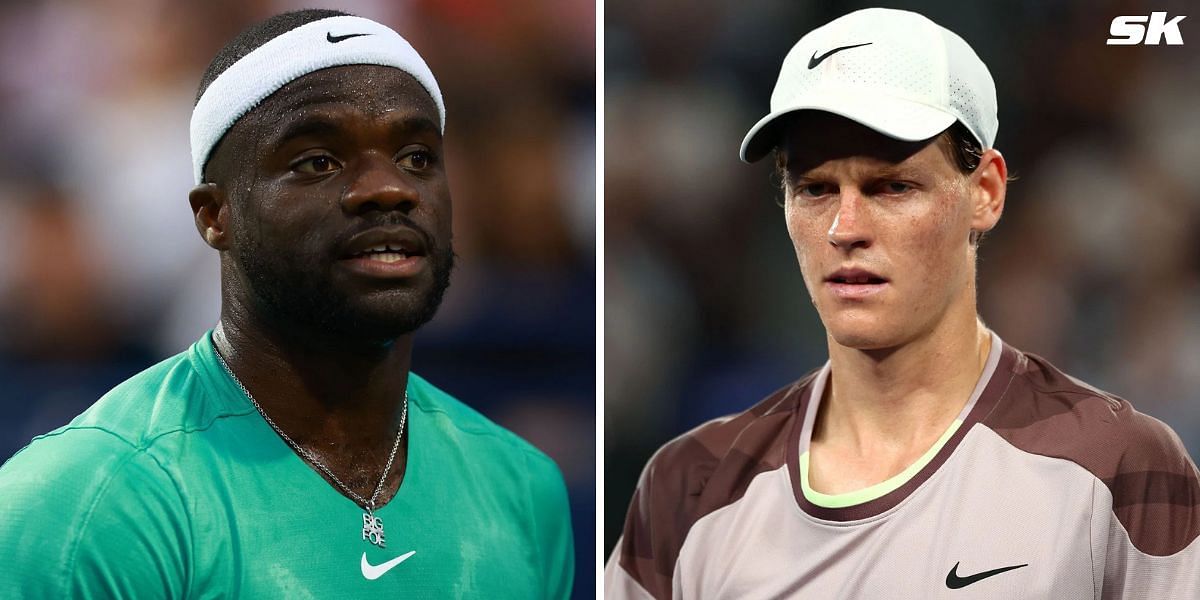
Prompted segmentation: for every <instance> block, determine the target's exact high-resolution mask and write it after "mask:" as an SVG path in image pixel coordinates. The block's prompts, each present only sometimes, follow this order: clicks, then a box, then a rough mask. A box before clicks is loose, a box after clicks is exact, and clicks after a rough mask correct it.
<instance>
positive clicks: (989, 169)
mask: <svg viewBox="0 0 1200 600" xmlns="http://www.w3.org/2000/svg"><path fill="white" fill-rule="evenodd" d="M970 186H971V193H972V196H973V199H974V213H973V214H972V216H971V231H974V232H979V233H983V232H985V231H991V229H992V228H993V227H995V226H996V223H998V222H999V221H1000V215H1001V213H1003V212H1004V194H1005V192H1006V191H1007V189H1008V165H1007V164H1005V162H1004V156H1003V155H1001V154H1000V151H999V150H996V149H995V148H990V149H988V150H987V151H985V152H984V153H983V155H982V156H981V157H980V160H979V166H978V167H976V168H975V172H974V173H972V174H971V180H970Z"/></svg>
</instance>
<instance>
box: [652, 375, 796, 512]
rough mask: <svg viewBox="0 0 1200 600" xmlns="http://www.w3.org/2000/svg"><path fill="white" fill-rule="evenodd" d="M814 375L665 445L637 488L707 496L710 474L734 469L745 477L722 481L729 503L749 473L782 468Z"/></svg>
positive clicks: (709, 422)
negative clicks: (794, 426)
mask: <svg viewBox="0 0 1200 600" xmlns="http://www.w3.org/2000/svg"><path fill="white" fill-rule="evenodd" d="M815 377H816V373H815V372H814V373H810V374H809V375H807V376H805V377H804V378H802V379H800V380H799V381H796V382H795V383H792V384H790V385H788V386H786V387H783V388H781V389H779V390H776V391H775V392H774V393H772V394H771V395H769V396H767V397H766V398H764V399H763V400H761V401H759V402H758V403H757V404H755V405H754V406H751V407H750V408H748V409H746V410H744V411H742V412H739V413H735V414H732V415H728V416H725V417H721V418H718V419H713V420H712V421H708V422H707V423H704V424H702V425H700V426H698V427H696V428H694V429H692V430H690V431H688V432H686V433H684V434H683V435H680V436H679V437H676V438H675V439H673V440H671V441H669V442H667V443H666V444H664V445H663V446H662V448H660V449H659V450H658V452H656V453H655V454H654V456H653V457H652V458H651V459H650V461H649V462H648V463H647V465H646V468H645V470H644V471H643V473H642V477H641V481H640V482H639V484H638V487H639V489H643V488H645V489H646V491H654V492H660V493H667V494H670V495H676V494H680V495H682V494H698V493H699V492H701V491H705V492H709V493H711V492H712V491H714V490H711V489H709V488H710V485H711V484H712V483H717V482H716V481H710V480H711V476H712V475H713V474H715V473H717V472H718V471H726V470H732V471H736V472H738V473H741V474H742V475H743V476H746V477H745V479H744V480H740V481H736V482H735V481H722V482H721V483H725V484H726V485H727V486H730V485H732V486H733V487H731V488H729V489H725V490H722V492H723V493H725V494H726V495H728V496H729V498H728V499H729V500H730V501H732V500H733V499H735V498H734V496H736V495H737V494H738V493H739V492H740V491H744V484H748V479H749V478H752V477H753V475H757V474H758V473H761V472H763V471H768V470H772V469H776V468H779V467H780V466H782V465H783V464H784V462H785V459H786V452H787V449H788V447H789V445H788V444H789V440H790V438H791V437H793V436H792V434H793V433H794V431H793V425H794V424H795V423H796V417H797V413H798V412H799V408H800V405H801V403H802V402H803V401H805V400H806V396H807V393H808V391H809V390H810V389H811V386H812V382H813V379H814V378H815ZM737 488H740V489H737Z"/></svg>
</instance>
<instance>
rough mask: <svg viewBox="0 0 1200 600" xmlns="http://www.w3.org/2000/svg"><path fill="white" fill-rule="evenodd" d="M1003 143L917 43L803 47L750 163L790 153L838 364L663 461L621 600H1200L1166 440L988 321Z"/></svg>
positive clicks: (860, 39)
mask: <svg viewBox="0 0 1200 600" xmlns="http://www.w3.org/2000/svg"><path fill="white" fill-rule="evenodd" d="M997 129H998V118H997V106H996V92H995V84H994V83H993V81H992V78H991V75H990V73H989V72H988V70H987V67H986V66H985V65H984V64H983V62H982V61H981V60H980V59H979V58H978V56H976V54H975V52H974V51H973V50H972V49H971V48H970V46H969V45H968V44H967V43H966V42H965V41H964V40H963V39H962V38H960V37H959V36H957V35H956V34H954V33H952V32H950V31H948V30H946V29H944V28H942V27H940V26H938V25H937V24H935V23H933V22H932V21H930V20H928V19H926V18H925V17H922V16H920V15H917V14H915V13H911V12H907V11H898V10H888V9H867V10H862V11H858V12H855V13H851V14H849V15H846V16H844V17H841V18H839V19H837V20H835V21H833V22H831V23H829V24H827V25H825V26H823V27H821V28H818V29H816V30H814V31H812V32H811V33H809V34H808V35H806V36H805V37H804V38H802V39H801V40H800V41H799V42H798V43H797V44H796V46H795V47H794V48H793V49H792V51H791V52H790V53H789V54H788V56H787V58H785V60H784V63H783V67H782V69H781V71H780V75H779V80H778V83H777V85H776V88H775V91H774V93H773V95H772V98H771V112H770V114H768V115H767V116H766V117H764V118H763V119H762V120H760V121H759V122H758V123H757V124H756V125H755V126H754V127H753V128H752V129H751V130H750V132H749V134H748V135H747V136H746V139H745V141H744V142H743V144H742V149H741V156H742V158H743V160H746V161H748V162H749V161H755V160H758V159H760V158H762V157H764V156H765V155H766V154H768V153H770V152H771V151H772V150H774V151H775V156H776V159H777V162H778V164H779V167H780V170H781V172H782V174H783V180H784V195H785V201H784V203H785V217H786V221H787V228H788V232H789V234H790V236H791V238H792V242H793V244H794V246H795V250H796V257H797V259H798V261H799V264H800V270H801V272H802V274H803V276H804V281H805V284H806V286H807V288H808V292H809V295H810V296H811V298H812V301H813V303H814V304H815V305H816V308H817V312H818V313H819V314H820V317H821V320H822V322H823V323H824V325H825V329H826V333H827V341H828V347H829V362H828V363H826V364H825V365H824V366H823V367H821V368H819V369H818V370H816V371H814V372H813V373H811V374H809V375H808V376H806V377H804V378H803V379H801V380H799V381H798V382H796V383H794V384H792V385H791V386H788V387H786V388H784V389H782V390H780V391H778V392H776V393H775V394H773V395H772V396H770V397H768V398H767V399H765V400H764V401H762V402H760V403H759V404H757V405H755V406H754V407H751V408H750V409H749V410H747V411H745V412H743V413H740V414H737V415H732V416H730V417H726V418H723V419H718V420H716V421H712V422H709V423H706V424H704V425H701V426H700V427H698V428H696V429H694V430H692V431H691V432H689V433H687V434H684V435H683V436H681V437H679V438H677V439H675V440H674V441H672V442H670V443H668V444H667V445H666V446H664V447H663V448H662V449H661V450H660V451H659V452H658V453H657V454H656V455H655V456H654V457H653V458H652V459H651V461H650V464H649V465H647V467H646V469H645V471H644V472H643V475H642V478H641V480H640V482H639V484H638V489H637V491H636V492H635V494H634V497H633V501H632V503H631V505H630V509H629V514H628V517H627V520H626V523H625V529H624V532H623V535H622V538H621V540H620V541H619V542H618V544H617V547H616V549H615V550H614V552H613V554H612V556H611V557H610V559H609V561H608V564H607V566H606V569H605V594H606V596H607V597H610V598H671V597H675V598H786V597H805V598H809V597H811V598H884V597H887V598H941V597H946V598H1198V597H1200V542H1197V537H1200V475H1198V473H1197V470H1196V467H1195V465H1194V464H1193V463H1192V462H1191V460H1190V459H1189V458H1188V457H1187V454H1186V452H1185V451H1184V449H1183V447H1182V444H1181V443H1180V441H1179V439H1178V437H1177V436H1176V435H1175V433H1174V432H1172V431H1171V430H1170V429H1169V428H1168V427H1167V426H1166V425H1164V424H1162V423H1161V422H1159V421H1156V420H1154V419H1153V418H1150V417H1148V416H1145V415H1142V414H1140V413H1138V412H1137V411H1135V410H1134V409H1133V408H1132V407H1131V406H1130V404H1129V403H1128V402H1126V401H1125V400H1122V399H1120V398H1117V397H1115V396H1112V395H1111V394H1108V393H1106V392H1103V391H1101V390H1098V389H1095V388H1093V387H1091V386H1088V385H1087V384H1085V383H1083V382H1081V381H1078V380H1076V379H1073V378H1071V377H1070V376H1068V375H1066V374H1064V373H1062V372H1061V371H1059V370H1057V369H1056V368H1055V367H1053V366H1052V365H1050V364H1048V363H1047V362H1046V361H1045V360H1044V359H1042V358H1039V357H1037V356H1034V355H1030V354H1026V353H1023V352H1021V351H1020V350H1018V349H1016V348H1013V347H1011V346H1008V345H1006V344H1004V343H1003V341H1001V339H1000V337H999V336H998V335H997V334H996V333H994V332H992V331H990V330H988V329H987V328H986V327H985V326H984V324H983V323H982V322H981V321H980V319H979V316H978V313H977V310H976V284H975V280H976V264H975V263H976V251H977V247H978V242H979V239H980V237H981V236H982V235H983V234H984V233H985V232H987V231H989V230H991V229H992V228H993V227H994V226H995V225H996V223H997V222H998V220H999V219H1000V215H1001V213H1002V212H1003V209H1004V200H1005V191H1006V184H1007V177H1008V172H1007V167H1006V165H1005V161H1004V157H1003V156H1002V155H1001V154H1000V152H998V151H997V150H996V149H995V148H994V147H993V146H994V142H995V137H996V132H997Z"/></svg>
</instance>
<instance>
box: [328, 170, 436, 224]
mask: <svg viewBox="0 0 1200 600" xmlns="http://www.w3.org/2000/svg"><path fill="white" fill-rule="evenodd" d="M420 203H421V194H420V191H419V190H417V188H416V187H415V186H413V185H412V184H411V183H410V182H409V181H407V180H406V179H405V176H404V173H403V171H402V170H401V169H400V168H399V167H397V166H396V164H395V163H394V162H392V160H391V158H390V157H383V156H366V157H364V158H363V159H362V160H361V161H360V167H359V169H358V173H357V176H356V177H354V179H353V180H352V181H351V182H350V184H349V186H348V187H347V188H346V190H345V191H344V192H343V193H342V207H343V209H344V210H346V212H349V213H352V214H361V213H364V212H369V211H372V210H379V211H390V210H400V211H403V212H405V213H408V212H411V211H412V210H413V209H414V208H416V207H417V206H418V205H419V204H420Z"/></svg>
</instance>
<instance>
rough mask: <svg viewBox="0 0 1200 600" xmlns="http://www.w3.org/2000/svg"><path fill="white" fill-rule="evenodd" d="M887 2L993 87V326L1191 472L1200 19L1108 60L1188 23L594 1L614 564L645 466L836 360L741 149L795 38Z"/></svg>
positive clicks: (1127, 11)
mask: <svg viewBox="0 0 1200 600" xmlns="http://www.w3.org/2000/svg"><path fill="white" fill-rule="evenodd" d="M880 4H882V5H886V6H893V7H896V8H908V9H910V10H916V11H918V12H921V13H923V14H925V15H926V16H929V17H930V18H932V19H933V20H935V21H936V22H938V23H940V24H941V25H944V26H946V27H948V28H949V29H951V30H953V31H955V32H957V33H958V34H959V35H961V36H962V37H963V38H964V39H966V40H967V42H968V43H970V44H971V45H972V46H973V47H974V49H975V51H976V52H977V53H978V54H979V55H980V57H981V58H982V59H983V61H984V62H985V63H986V64H987V65H988V67H989V69H990V70H991V73H992V75H993V77H994V79H995V80H996V84H997V88H998V90H999V106H1000V130H999V136H998V138H997V142H996V147H997V148H999V149H1000V150H1001V151H1002V152H1003V153H1004V155H1005V157H1006V158H1007V159H1008V164H1009V166H1010V170H1011V172H1012V173H1013V174H1015V175H1016V176H1017V177H1018V179H1017V181H1015V182H1013V183H1012V184H1010V186H1009V192H1008V201H1007V207H1006V210H1005V214H1004V217H1003V218H1002V219H1001V221H1000V225H999V226H998V227H997V228H996V229H995V230H994V231H993V232H992V233H991V234H990V235H989V236H988V237H987V238H986V239H985V240H984V241H983V245H982V248H981V257H980V265H979V278H980V287H979V289H980V298H979V303H980V307H979V308H980V312H981V313H982V316H983V319H984V321H985V322H986V323H987V324H988V325H989V326H990V327H992V328H993V329H994V330H995V331H996V332H998V333H999V334H1000V336H1001V337H1002V338H1003V339H1004V340H1005V341H1006V342H1008V343H1010V344H1013V345H1015V346H1017V347H1018V348H1021V349H1023V350H1025V351H1028V352H1033V353H1036V354H1040V355H1043V356H1045V357H1047V358H1049V359H1050V360H1051V361H1052V362H1053V363H1055V364H1056V365H1057V366H1059V367H1060V368H1062V369H1064V370H1066V371H1067V372H1068V373H1071V374H1072V375H1074V376H1076V377H1079V378H1081V379H1083V380H1085V381H1087V382H1089V383H1092V384H1094V385H1096V386H1098V387H1101V388H1103V389H1106V390H1108V391H1111V392H1113V393H1116V394H1118V395H1120V396H1123V397H1125V398H1127V399H1129V400H1130V401H1132V402H1133V403H1134V406H1135V407H1136V408H1138V409H1139V410H1141V411H1143V412H1146V413H1149V414H1151V415H1154V416H1156V417H1158V418H1160V419H1162V420H1163V421H1166V422H1167V423H1168V424H1170V425H1171V426H1172V427H1173V428H1174V429H1175V431H1177V432H1178V433H1179V435H1180V436H1181V437H1182V438H1183V441H1184V442H1185V444H1186V445H1187V447H1188V448H1189V450H1190V452H1191V453H1192V455H1193V457H1196V458H1200V261H1198V258H1200V242H1198V240H1200V168H1197V166H1198V165H1200V111H1198V110H1197V107H1200V51H1197V49H1200V16H1191V17H1189V18H1187V19H1185V20H1184V21H1182V22H1181V23H1180V29H1181V32H1182V35H1183V38H1184V41H1185V45H1184V46H1166V45H1159V46H1144V47H1143V46H1121V47H1118V46H1107V45H1105V40H1106V39H1107V38H1108V30H1109V24H1110V22H1111V20H1112V19H1113V17H1115V16H1118V15H1148V14H1149V13H1150V12H1151V11H1167V12H1168V15H1169V17H1174V16H1177V15H1190V14H1191V13H1190V12H1189V11H1188V10H1187V6H1186V3H1184V2H1178V1H1170V0H1167V1H1158V0H1156V1H1155V2H1153V3H1144V2H1137V1H1107V0H1102V1H1099V2H1097V1H1090V0H1076V1H1054V2H1042V1H1035V0H1018V1H1004V2H999V1H994V2H969V3H963V2H956V1H953V0H926V1H913V2H880V3H878V4H874V3H866V2H856V1H851V2H846V1H832V0H826V1H803V2H802V1H794V0H744V1H742V2H725V1H722V0H663V1H656V2H645V1H643V0H607V1H606V3H605V29H604V34H603V35H604V39H605V61H606V62H605V89H604V94H605V120H604V122H605V132H604V141H605V144H604V145H605V174H604V177H605V204H604V209H605V215H604V219H605V253H604V261H605V269H604V281H605V284H604V285H605V298H604V302H605V313H604V314H605V321H604V323H605V334H604V335H605V350H604V352H605V354H604V357H605V363H604V366H605V373H604V384H605V389H604V395H605V398H604V402H605V411H604V439H605V449H604V452H605V462H604V469H605V473H604V476H605V487H604V495H605V497H604V553H605V555H607V554H608V553H609V552H610V551H611V548H612V546H613V545H614V544H615V542H616V539H617V537H618V535H619V534H620V530H621V526H622V523H623V520H624V514H625V510H626V509H627V507H628V504H629V499H630V496H631V495H632V491H633V488H634V485H635V484H636V480H637V477H638V475H639V473H640V471H641V469H642V467H643V466H644V465H645V463H646V460H647V459H648V458H649V457H650V455H651V454H652V453H653V452H654V450H655V449H657V448H658V447H659V446H660V445H662V444H663V443H665V442H666V441H668V440H669V439H671V438H673V437H675V436H676V435H679V434H680V433H682V432H684V431H686V430H688V429H690V428H692V427H695V426H696V425H699V424H700V423H702V422H704V421H706V420H708V419H711V418H714V417H717V416H720V415H724V414H728V413H732V412H737V411H740V410H743V409H745V408H747V407H749V406H750V405H752V404H754V403H755V402H757V401H758V400H760V399H761V398H762V397H764V396H766V395H767V394H768V393H770V392H771V391H773V390H775V389H778V388H780V387H782V386H784V385H786V384H788V383H790V382H792V381H794V380H796V379H798V378H799V377H800V376H802V375H803V374H805V373H807V372H808V371H810V370H812V369H814V368H816V367H817V366H819V365H820V364H822V363H824V361H825V360H826V359H827V350H826V346H825V337H824V331H823V329H822V327H821V324H820V321H819V319H818V318H817V314H816V311H815V310H814V309H813V308H812V305H811V304H810V301H809V298H808V296H807V293H806V291H805V288H804V283H803V281H802V279H801V275H800V270H799V267H798V266H797V264H796V259H795V254H794V252H793V250H792V247H791V243H790V240H789V239H788V236H787V232H786V230H785V228H784V221H783V217H782V209H781V208H779V206H778V205H777V204H776V202H778V201H780V200H781V194H780V192H779V180H778V178H777V177H775V176H774V175H773V174H772V165H771V164H769V163H771V162H772V161H770V160H765V161H763V162H762V163H760V164H755V165H745V164H743V163H741V162H740V161H739V160H738V158H737V150H738V145H739V144H740V142H741V140H742V136H743V135H744V134H745V132H746V131H747V130H748V129H749V127H750V126H751V125H753V124H754V123H755V121H757V120H758V118H759V117H761V116H762V115H764V114H766V112H767V107H768V101H769V97H770V93H771V89H772V88H773V86H774V84H775V78H776V75H777V73H778V68H779V65H780V63H781V62H782V60H783V57H784V55H785V54H786V53H787V51H788V50H789V49H790V48H791V47H792V45H793V44H794V43H795V42H796V41H797V40H798V39H799V38H800V36H802V35H803V34H804V33H806V32H807V31H809V30H811V29H813V28H815V27H817V26H819V25H822V24H824V23H826V22H828V21H830V20H832V19H834V18H836V17H838V16H840V15H842V14H845V13H847V12H850V11H852V10H856V9H858V8H865V7H867V6H871V5H880Z"/></svg>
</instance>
